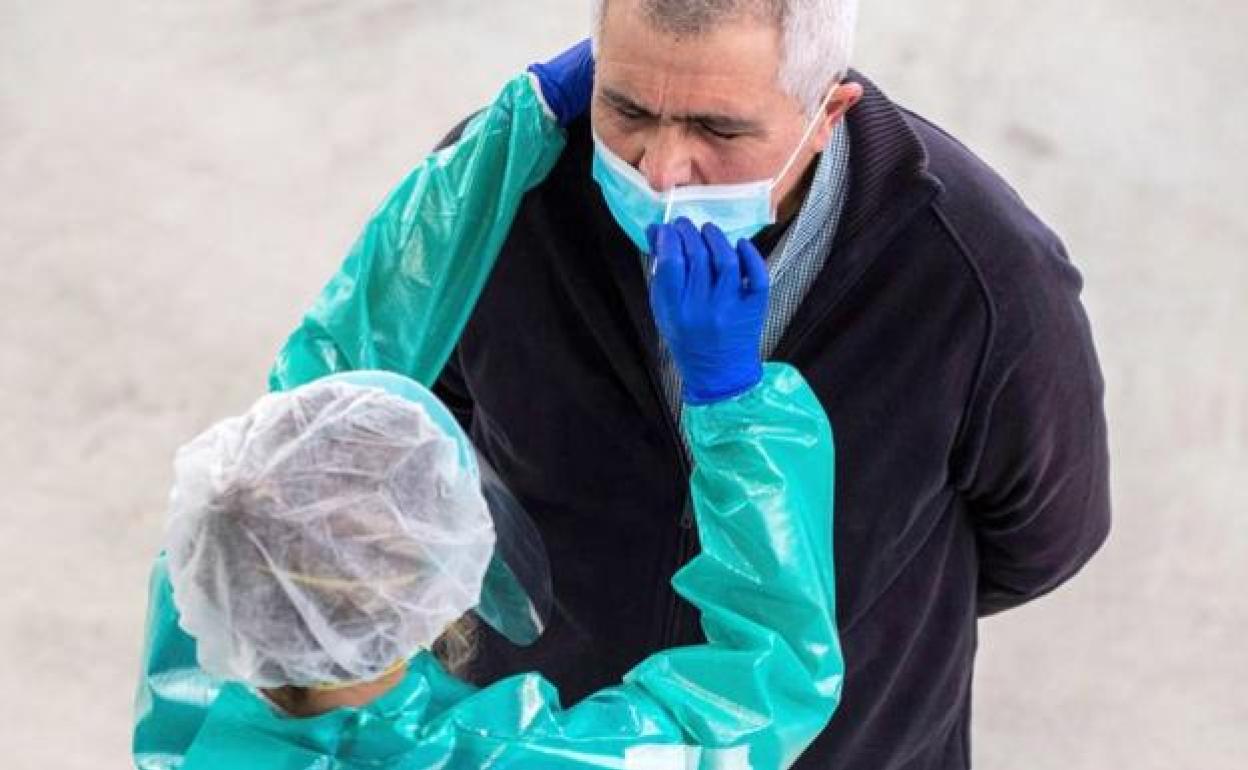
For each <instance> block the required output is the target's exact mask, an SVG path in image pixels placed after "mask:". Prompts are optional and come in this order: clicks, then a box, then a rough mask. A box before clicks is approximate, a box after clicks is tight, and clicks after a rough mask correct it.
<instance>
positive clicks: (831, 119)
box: [813, 83, 862, 147]
mask: <svg viewBox="0 0 1248 770" xmlns="http://www.w3.org/2000/svg"><path fill="white" fill-rule="evenodd" d="M861 98H862V85H860V84H858V83H841V84H840V85H838V86H837V87H836V88H835V89H833V91H832V98H830V99H828V103H827V104H826V105H824V108H823V115H821V116H820V121H821V122H820V124H819V128H818V129H816V130H815V131H814V136H813V140H814V146H815V147H826V146H827V144H828V140H829V139H831V138H832V132H833V131H834V130H836V126H837V124H838V123H840V122H841V121H842V120H844V119H845V113H847V112H849V111H850V110H851V109H853V107H854V105H855V104H857V103H858V100H860V99H861Z"/></svg>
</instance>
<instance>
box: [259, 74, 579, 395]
mask: <svg viewBox="0 0 1248 770" xmlns="http://www.w3.org/2000/svg"><path fill="white" fill-rule="evenodd" d="M538 80H539V76H538V75H536V74H533V73H526V74H524V75H521V76H518V77H517V78H515V79H514V80H512V81H511V82H510V83H508V84H507V86H506V87H505V88H504V89H503V91H502V92H501V93H500V94H499V95H498V98H497V99H495V101H494V102H493V104H491V105H490V106H489V107H487V108H486V109H485V110H483V111H482V112H480V113H478V114H477V115H476V116H475V117H473V118H472V119H471V120H470V121H469V122H468V123H467V125H466V126H465V127H464V129H463V132H462V133H461V135H460V137H459V139H458V141H456V142H455V143H453V144H451V145H449V146H447V147H444V148H442V149H440V150H439V151H437V152H436V153H434V154H432V155H430V156H429V157H428V158H427V159H426V160H425V161H424V163H422V164H421V165H420V166H418V167H417V168H416V169H415V170H414V171H412V172H411V174H409V175H408V177H407V178H406V179H404V180H403V182H402V183H401V184H400V185H399V186H398V188H396V189H395V190H394V191H393V192H392V193H391V194H390V196H389V197H388V198H387V199H386V200H385V202H384V203H382V205H381V207H380V208H379V209H378V210H377V212H376V213H375V214H374V215H373V217H372V219H371V220H370V221H369V223H368V225H367V226H366V227H365V229H364V232H363V234H362V235H361V236H360V238H359V239H358V240H357V241H356V243H355V245H354V247H353V248H352V249H351V252H350V254H349V255H348V256H347V258H346V261H345V262H344V263H343V265H342V267H341V268H340V269H339V270H338V272H337V273H335V275H334V276H333V277H332V278H331V279H330V281H329V283H328V284H327V285H326V287H325V288H324V289H323V290H322V291H321V293H320V295H319V296H318V297H317V299H316V301H315V303H314V304H313V306H312V308H311V309H310V310H309V311H308V312H307V314H306V315H305V316H304V318H303V321H302V322H301V323H300V325H299V327H298V328H297V329H296V330H295V332H294V333H293V334H292V335H291V336H290V338H289V339H288V340H287V342H286V344H285V345H284V346H283V347H282V349H281V351H280V352H279V353H278V356H277V360H276V362H275V363H274V365H273V369H272V371H271V372H270V374H269V386H270V388H271V389H273V390H285V389H288V388H292V387H295V386H297V385H302V384H304V383H306V382H310V381H312V380H314V379H317V378H318V377H321V376H323V375H326V374H329V373H332V372H338V371H345V370H353V369H386V370H389V371H394V372H398V373H400V374H404V375H407V376H409V377H411V378H413V379H415V380H418V381H420V382H426V383H427V382H431V381H432V380H433V379H434V378H435V377H436V376H437V374H438V372H440V371H441V370H442V367H443V365H444V364H445V363H446V360H447V358H448V357H449V356H450V353H451V350H452V349H454V347H455V344H456V343H457V342H458V340H459V334H460V331H461V330H462V328H463V325H464V323H466V321H467V319H468V316H469V315H471V313H472V309H473V307H474V306H475V305H476V301H477V296H478V295H479V294H480V291H481V289H482V287H483V286H484V284H485V281H486V279H487V278H488V276H489V274H490V271H491V269H492V268H493V266H494V261H495V259H496V258H497V257H498V252H499V249H500V248H501V247H502V243H503V240H504V239H505V238H506V236H507V232H508V231H509V230H510V229H511V223H512V220H513V219H514V217H515V213H516V210H517V208H518V207H519V205H520V201H521V198H522V197H523V195H524V193H525V192H527V191H528V190H529V189H531V188H532V187H533V186H535V185H536V184H538V183H539V182H540V181H541V180H542V179H544V178H545V176H546V174H547V173H549V171H550V169H551V168H552V167H553V166H554V163H555V160H556V159H557V158H558V156H559V153H560V152H561V151H562V150H563V146H564V142H565V139H564V134H563V130H562V129H561V127H560V125H559V122H558V120H557V118H556V115H555V114H554V113H553V112H551V111H550V109H549V108H548V107H547V106H546V103H545V102H544V101H543V100H542V96H541V90H540V89H539V88H538V87H537V82H538Z"/></svg>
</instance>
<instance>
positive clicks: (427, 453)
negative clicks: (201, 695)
mask: <svg viewBox="0 0 1248 770" xmlns="http://www.w3.org/2000/svg"><path fill="white" fill-rule="evenodd" d="M459 457H460V455H459V448H458V446H457V444H456V441H455V439H453V438H451V437H450V436H448V435H447V434H446V433H445V432H443V431H442V430H440V429H439V428H438V427H437V426H436V425H435V423H434V422H433V420H432V419H431V418H430V417H429V414H428V413H427V412H426V411H425V409H424V407H422V406H421V405H420V404H416V403H413V402H411V401H409V400H407V399H404V398H401V397H398V396H394V395H390V394H388V393H385V392H384V391H381V390H378V389H374V388H367V387H359V386H355V385H347V384H343V383H312V384H310V385H306V386H304V387H302V388H298V389H296V390H293V391H290V392H287V393H275V394H270V395H267V396H265V397H264V398H262V399H261V400H260V401H259V402H257V404H256V405H255V406H254V407H252V409H251V411H249V412H248V413H247V414H246V415H244V416H242V417H236V418H232V419H228V420H224V421H222V422H220V423H218V424H217V425H215V426H213V427H212V428H210V429H209V430H208V431H206V432H205V433H203V434H201V435H200V436H199V437H197V438H196V439H194V440H193V441H191V442H190V443H189V444H187V445H186V446H184V447H183V448H182V449H180V450H179V451H178V453H177V457H176V459H175V463H174V464H175V469H174V470H175V481H174V487H173V492H172V495H171V512H170V518H169V526H168V532H167V543H166V550H167V554H168V556H167V558H168V563H169V574H170V579H171V581H172V584H173V590H174V601H175V603H176V605H177V608H178V611H179V612H180V613H181V616H182V620H181V622H182V626H183V627H184V628H185V629H186V631H187V632H188V633H190V634H191V635H192V636H194V637H195V638H196V640H197V642H198V645H199V661H200V665H201V666H202V667H203V668H204V670H206V671H208V672H210V673H212V674H215V675H217V676H221V677H223V678H228V679H233V680H238V681H243V682H247V683H249V684H251V685H253V686H256V687H280V686H285V685H298V686H310V685H316V684H324V683H339V682H350V681H358V680H366V679H371V678H373V677H376V676H378V675H380V674H381V673H382V672H384V671H385V670H386V669H387V668H388V667H390V666H391V665H392V664H393V663H395V662H396V661H397V660H399V659H403V658H406V657H408V656H410V655H412V654H413V653H414V652H416V650H418V649H420V648H426V647H429V646H430V645H432V643H433V642H434V640H435V639H437V638H438V636H440V635H441V634H442V632H443V630H444V629H445V627H446V626H447V625H448V624H449V623H450V622H452V621H454V620H455V619H456V618H458V617H459V616H461V615H462V614H463V613H464V612H466V611H467V610H469V609H471V608H472V607H474V606H476V604H477V602H478V600H479V598H480V593H481V583H482V579H483V577H484V574H485V571H486V568H487V566H488V565H489V562H490V558H491V555H492V554H493V551H494V541H495V535H494V529H493V525H492V524H491V519H490V515H489V513H488V511H487V509H486V503H485V500H484V498H483V497H482V494H481V490H480V485H479V482H478V479H477V477H476V475H475V474H474V473H473V472H472V471H471V470H469V469H467V468H465V467H463V465H462V464H461V461H460V459H459Z"/></svg>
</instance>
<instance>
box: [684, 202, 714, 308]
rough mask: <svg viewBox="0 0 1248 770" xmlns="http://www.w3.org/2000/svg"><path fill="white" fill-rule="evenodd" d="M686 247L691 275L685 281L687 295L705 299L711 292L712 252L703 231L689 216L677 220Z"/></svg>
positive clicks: (686, 258)
mask: <svg viewBox="0 0 1248 770" xmlns="http://www.w3.org/2000/svg"><path fill="white" fill-rule="evenodd" d="M676 230H677V231H678V232H679V233H680V240H681V243H682V244H684V247H685V262H686V268H687V270H688V273H689V277H688V279H687V281H686V283H685V296H686V297H693V298H695V299H702V300H705V299H707V298H708V297H709V296H710V293H711V265H710V261H711V254H710V252H709V251H708V250H707V248H706V242H705V241H703V240H702V233H700V232H698V228H696V227H694V226H693V223H692V222H690V221H689V220H688V219H687V218H685V217H681V218H680V219H677V220H676Z"/></svg>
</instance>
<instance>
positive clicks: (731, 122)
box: [602, 86, 759, 131]
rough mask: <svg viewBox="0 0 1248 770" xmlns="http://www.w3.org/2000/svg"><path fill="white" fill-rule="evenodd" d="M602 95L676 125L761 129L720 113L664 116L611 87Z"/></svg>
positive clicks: (748, 122)
mask: <svg viewBox="0 0 1248 770" xmlns="http://www.w3.org/2000/svg"><path fill="white" fill-rule="evenodd" d="M602 95H603V98H605V99H606V100H607V101H608V102H611V103H612V104H615V105H617V106H625V107H630V108H634V109H636V110H638V111H640V112H644V113H645V114H647V115H649V116H652V117H656V118H662V119H666V120H670V121H673V122H676V123H709V124H711V125H714V126H716V127H719V128H725V129H727V128H731V129H737V130H742V131H757V130H758V129H759V124H758V122H757V121H754V120H751V119H749V118H742V117H739V116H736V115H728V114H724V113H719V112H690V113H686V114H670V115H666V116H664V115H662V113H660V112H659V111H658V110H656V109H654V108H653V107H650V106H649V105H646V104H642V103H641V102H640V101H638V100H637V99H635V98H634V97H632V96H630V95H628V94H626V93H623V92H621V91H618V90H616V89H614V88H612V87H610V86H603V89H602Z"/></svg>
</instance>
